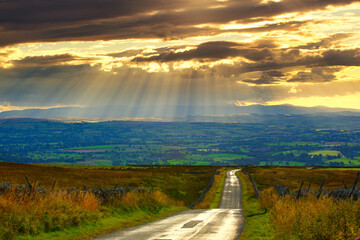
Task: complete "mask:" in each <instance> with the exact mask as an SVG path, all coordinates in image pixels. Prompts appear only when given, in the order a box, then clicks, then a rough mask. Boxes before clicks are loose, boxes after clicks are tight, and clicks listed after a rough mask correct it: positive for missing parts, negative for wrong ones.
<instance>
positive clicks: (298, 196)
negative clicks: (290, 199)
mask: <svg viewBox="0 0 360 240" xmlns="http://www.w3.org/2000/svg"><path fill="white" fill-rule="evenodd" d="M303 184H304V181H301V184H300V187H299V189H298V193H297V196H296V199H299V198H300V195H301V188H302V186H303Z"/></svg>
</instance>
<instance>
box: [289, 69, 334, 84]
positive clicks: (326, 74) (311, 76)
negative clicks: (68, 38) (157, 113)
mask: <svg viewBox="0 0 360 240" xmlns="http://www.w3.org/2000/svg"><path fill="white" fill-rule="evenodd" d="M339 70H340V68H313V69H312V70H311V72H298V73H297V74H296V76H294V77H292V78H291V79H289V80H287V82H308V83H317V82H331V81H333V80H336V76H335V75H334V73H335V72H338V71H339Z"/></svg>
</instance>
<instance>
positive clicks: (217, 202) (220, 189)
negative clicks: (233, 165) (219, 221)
mask: <svg viewBox="0 0 360 240" xmlns="http://www.w3.org/2000/svg"><path fill="white" fill-rule="evenodd" d="M226 172H227V170H225V169H224V170H223V171H221V178H220V181H219V183H218V185H217V188H216V191H215V194H214V199H213V201H212V203H211V204H210V206H209V208H211V209H212V208H218V207H219V205H220V201H221V196H222V192H223V189H224V185H225V178H226Z"/></svg>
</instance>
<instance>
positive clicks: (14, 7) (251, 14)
mask: <svg viewBox="0 0 360 240" xmlns="http://www.w3.org/2000/svg"><path fill="white" fill-rule="evenodd" d="M359 1H360V0H333V1H329V0H283V1H280V2H268V3H266V4H264V3H261V1H258V0H248V1H239V0H230V1H227V2H222V3H220V2H218V1H215V0H210V1H209V0H206V1H205V0H198V1H195V2H194V1H190V0H181V1H180V0H172V1H166V0H152V1H149V0H132V1H129V0H102V1H98V0H86V1H83V0H62V1H58V0H56V1H55V0H54V1H48V0H37V1H27V0H3V1H0V26H1V27H2V28H1V30H0V35H1V38H0V44H1V45H11V44H16V43H23V42H39V41H41V42H44V41H45V42H54V41H67V40H83V41H90V40H112V39H128V38H163V39H173V38H183V37H189V36H196V35H202V34H205V35H214V34H219V33H222V32H227V31H233V32H239V31H250V32H251V31H271V30H272V29H279V28H283V29H291V28H292V29H294V28H296V26H300V25H301V24H303V22H288V23H277V24H268V25H265V26H263V27H258V28H251V29H245V30H220V29H218V28H211V27H205V28H199V27H196V26H197V25H199V24H207V23H211V24H224V23H229V22H238V23H249V22H256V21H260V20H266V19H269V18H271V17H274V16H277V15H280V14H285V13H291V12H306V11H315V10H320V9H324V8H326V7H328V6H341V5H347V4H351V3H353V2H359ZM215 5H222V7H220V8H204V6H209V7H210V6H215ZM179 9H181V10H182V11H177V10H179Z"/></svg>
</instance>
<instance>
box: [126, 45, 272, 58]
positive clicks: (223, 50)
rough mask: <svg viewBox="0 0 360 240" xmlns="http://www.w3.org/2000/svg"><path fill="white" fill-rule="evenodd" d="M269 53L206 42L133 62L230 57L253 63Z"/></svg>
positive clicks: (265, 50)
mask: <svg viewBox="0 0 360 240" xmlns="http://www.w3.org/2000/svg"><path fill="white" fill-rule="evenodd" d="M271 56H272V54H271V51H269V50H268V49H255V48H254V49H253V48H244V46H243V44H239V43H235V42H226V41H217V42H206V43H202V44H200V45H198V46H197V47H196V48H195V49H191V50H187V51H182V52H174V51H172V50H170V51H167V52H162V53H160V54H158V55H154V56H150V57H136V58H134V59H133V60H132V61H133V62H157V61H158V62H171V61H187V60H192V59H197V60H206V59H211V60H218V59H226V58H232V57H245V58H247V59H250V60H253V61H259V60H264V59H266V58H271Z"/></svg>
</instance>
